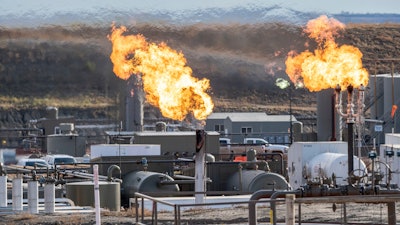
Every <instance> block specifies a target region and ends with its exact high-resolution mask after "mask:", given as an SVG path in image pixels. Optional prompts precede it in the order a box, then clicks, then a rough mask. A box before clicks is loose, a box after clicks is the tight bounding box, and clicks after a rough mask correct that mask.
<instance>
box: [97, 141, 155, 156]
mask: <svg viewBox="0 0 400 225" xmlns="http://www.w3.org/2000/svg"><path fill="white" fill-rule="evenodd" d="M150 155H151V156H158V155H161V146H160V145H149V144H100V145H92V146H91V147H90V159H95V158H99V157H102V156H150Z"/></svg>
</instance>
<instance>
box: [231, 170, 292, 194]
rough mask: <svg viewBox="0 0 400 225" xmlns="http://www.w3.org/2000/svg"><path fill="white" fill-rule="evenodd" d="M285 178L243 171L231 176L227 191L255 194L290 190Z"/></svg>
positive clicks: (259, 172) (277, 175)
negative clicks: (261, 191)
mask: <svg viewBox="0 0 400 225" xmlns="http://www.w3.org/2000/svg"><path fill="white" fill-rule="evenodd" d="M289 187H290V185H289V183H288V182H287V181H286V179H285V177H283V176H282V175H280V174H277V173H269V172H265V171H263V170H241V171H238V172H236V173H234V174H232V175H231V177H230V178H229V179H228V182H227V187H226V190H227V191H243V192H255V191H258V190H288V189H289Z"/></svg>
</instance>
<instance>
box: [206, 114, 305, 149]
mask: <svg viewBox="0 0 400 225" xmlns="http://www.w3.org/2000/svg"><path fill="white" fill-rule="evenodd" d="M302 126H303V125H302V123H301V122H299V121H297V119H296V118H295V116H293V115H268V114H266V113H265V112H228V113H224V112H221V113H212V114H211V115H210V116H208V118H207V120H206V125H205V130H207V131H217V132H219V133H221V134H222V135H223V136H225V137H229V138H230V139H231V140H232V142H234V143H241V142H243V139H244V138H247V137H260V138H264V139H265V140H267V141H268V142H269V143H271V144H291V142H292V141H291V137H292V138H293V139H296V135H300V134H301V133H302Z"/></svg>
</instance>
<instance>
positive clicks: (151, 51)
mask: <svg viewBox="0 0 400 225" xmlns="http://www.w3.org/2000/svg"><path fill="white" fill-rule="evenodd" d="M126 31H127V29H126V27H124V26H121V27H120V28H116V27H115V26H113V28H112V33H111V34H110V35H109V36H108V38H109V40H110V41H111V42H112V48H113V49H112V53H111V56H110V58H111V61H112V63H113V64H114V68H113V71H114V73H115V74H116V75H117V76H118V77H120V78H121V79H125V80H127V79H128V78H129V77H130V76H131V75H133V74H135V75H137V76H141V77H142V80H143V89H144V91H145V93H146V100H147V101H148V102H149V103H150V104H152V105H154V106H156V107H158V108H160V111H161V113H162V115H163V116H164V117H167V118H171V119H175V120H180V121H182V120H184V119H185V118H186V116H187V115H188V114H190V113H193V116H194V117H195V118H196V119H198V120H204V119H206V118H207V116H208V115H209V114H211V113H212V110H213V107H214V104H213V102H212V99H211V97H210V96H209V95H208V94H207V93H206V91H207V90H209V88H210V81H209V80H207V79H201V80H199V79H197V78H195V77H193V76H192V69H191V68H190V67H188V66H186V59H185V57H184V55H183V54H182V53H178V52H176V51H175V50H173V49H171V48H170V47H168V46H167V45H166V44H165V43H160V44H155V43H149V42H147V41H146V39H145V37H144V36H143V35H140V34H138V35H126V36H124V35H123V33H125V32H126Z"/></svg>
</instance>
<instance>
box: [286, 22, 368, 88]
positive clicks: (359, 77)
mask: <svg viewBox="0 0 400 225" xmlns="http://www.w3.org/2000/svg"><path fill="white" fill-rule="evenodd" d="M344 28H345V26H344V24H342V23H340V22H339V21H337V20H335V19H333V18H328V17H327V16H324V15H323V16H320V17H318V18H317V19H314V20H310V21H309V22H308V23H307V27H306V28H305V29H304V32H305V33H307V34H308V36H309V37H310V38H313V39H315V40H316V42H317V43H318V47H317V49H316V50H314V52H310V51H308V50H306V51H304V52H302V53H300V54H296V53H295V52H289V54H288V57H287V59H286V62H285V64H286V73H287V74H288V75H289V77H290V80H291V81H292V82H293V83H295V84H304V86H305V87H306V88H307V89H308V90H310V91H320V90H323V89H328V88H335V87H336V86H337V85H339V86H340V87H341V89H342V90H345V89H346V88H347V86H349V85H352V86H353V87H354V88H358V87H359V86H360V85H361V84H363V85H364V86H366V85H367V84H368V72H367V70H366V69H365V68H363V66H362V61H361V58H362V53H361V51H360V50H359V49H358V48H356V47H353V46H350V45H342V46H338V45H337V44H336V43H335V39H334V37H335V36H336V35H337V34H338V33H339V31H341V30H343V29H344Z"/></svg>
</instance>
